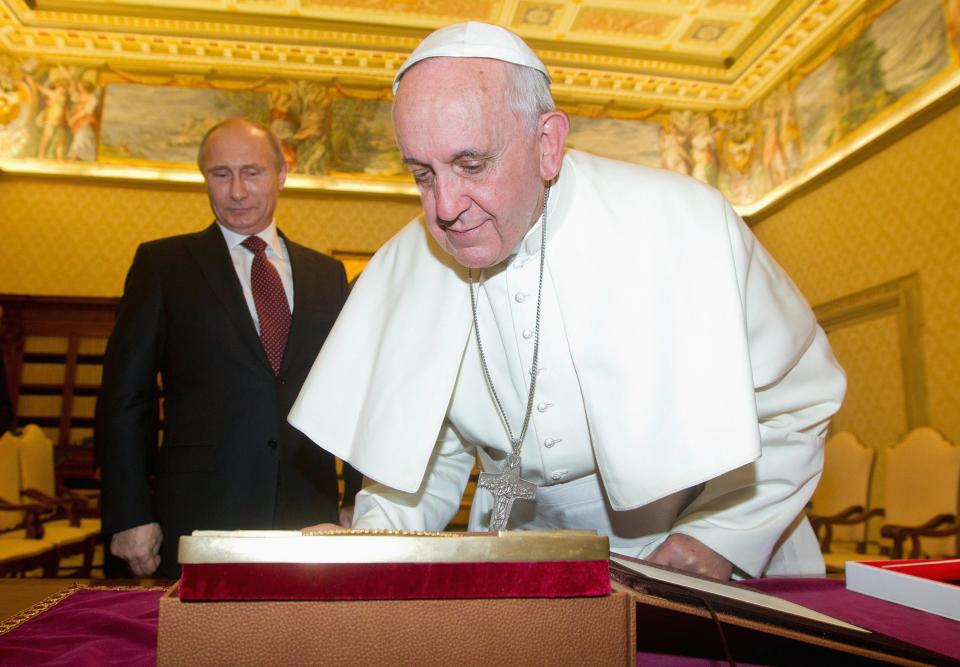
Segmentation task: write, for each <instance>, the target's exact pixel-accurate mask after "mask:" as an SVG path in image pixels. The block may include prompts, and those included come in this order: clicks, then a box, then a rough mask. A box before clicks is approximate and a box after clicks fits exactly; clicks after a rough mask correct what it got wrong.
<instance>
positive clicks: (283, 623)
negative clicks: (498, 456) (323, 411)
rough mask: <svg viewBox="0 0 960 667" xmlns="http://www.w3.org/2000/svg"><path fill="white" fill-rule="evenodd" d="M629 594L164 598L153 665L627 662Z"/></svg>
mask: <svg viewBox="0 0 960 667" xmlns="http://www.w3.org/2000/svg"><path fill="white" fill-rule="evenodd" d="M635 618H636V616H635V609H634V604H633V601H632V598H631V597H630V596H629V595H627V594H625V593H623V592H614V593H613V594H611V595H608V596H604V597H592V598H552V599H546V598H527V599H515V598H506V599H484V600H360V601H344V600H336V601H303V602H299V601H276V602H263V601H261V602H182V601H181V600H180V599H179V598H178V597H177V596H176V587H175V586H174V587H173V588H171V589H170V591H168V592H167V594H166V595H164V597H163V598H161V600H160V626H159V638H158V647H157V664H158V665H160V666H161V667H163V666H166V665H290V664H323V665H391V664H417V665H457V667H465V666H467V665H497V664H502V665H566V664H591V665H630V666H633V665H635V664H636V648H635V647H636V622H635Z"/></svg>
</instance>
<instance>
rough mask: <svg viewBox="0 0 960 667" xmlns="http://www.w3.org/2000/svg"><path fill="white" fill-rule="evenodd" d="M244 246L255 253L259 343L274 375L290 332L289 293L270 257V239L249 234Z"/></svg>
mask: <svg viewBox="0 0 960 667" xmlns="http://www.w3.org/2000/svg"><path fill="white" fill-rule="evenodd" d="M242 245H243V247H244V248H246V249H247V250H249V251H250V252H252V253H253V266H252V267H251V268H250V286H251V288H252V290H253V303H254V304H255V305H256V307H257V318H259V320H260V344H261V345H263V351H264V352H266V353H267V359H269V360H270V366H271V367H272V368H273V374H274V375H279V374H280V362H281V361H283V351H284V350H285V349H286V347H287V334H289V333H290V304H289V303H287V293H286V292H285V291H284V290H283V283H282V282H281V281H280V274H279V273H278V272H277V268H276V267H275V266H274V265H273V264H271V263H270V260H268V259H267V254H266V252H265V251H266V249H267V242H266V241H264V240H263V239H262V238H260V237H259V236H248V237H247V238H246V239H245V240H244V241H243V244H242Z"/></svg>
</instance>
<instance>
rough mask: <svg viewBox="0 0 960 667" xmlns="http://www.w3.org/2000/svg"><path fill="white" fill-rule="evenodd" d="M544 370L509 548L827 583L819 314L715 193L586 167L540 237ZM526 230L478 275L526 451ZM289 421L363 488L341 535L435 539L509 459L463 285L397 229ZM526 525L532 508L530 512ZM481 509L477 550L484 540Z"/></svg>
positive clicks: (447, 261) (825, 393) (575, 171)
mask: <svg viewBox="0 0 960 667" xmlns="http://www.w3.org/2000/svg"><path fill="white" fill-rule="evenodd" d="M547 234H548V237H547V246H546V248H547V249H546V270H545V275H544V296H543V316H542V327H541V329H542V342H541V361H540V365H541V367H542V368H543V370H542V372H541V373H540V375H539V376H538V378H539V379H538V388H537V396H536V399H535V401H534V406H535V407H534V413H533V414H534V417H533V419H532V423H531V427H530V430H529V432H528V434H527V438H526V440H525V442H524V446H523V460H522V474H523V476H524V477H525V478H527V479H531V480H533V481H536V482H537V483H538V485H540V486H541V488H540V489H539V491H538V500H537V503H536V505H533V504H531V503H524V502H522V501H518V503H517V504H516V505H515V510H514V516H513V518H512V520H511V527H516V528H531V527H571V528H584V527H593V528H598V529H599V530H600V531H601V532H603V533H605V534H609V535H610V536H611V548H612V549H614V550H616V551H621V552H626V553H629V554H631V555H637V556H639V557H643V556H646V555H648V554H649V553H650V552H651V551H653V549H655V548H656V547H657V546H658V545H659V544H660V543H661V542H662V541H663V539H665V537H666V535H668V534H669V533H671V532H678V533H686V534H688V535H690V536H692V537H694V538H696V539H698V540H700V541H701V542H703V543H704V544H706V545H707V546H709V547H711V548H712V549H714V550H715V551H717V552H718V553H720V554H722V555H723V556H725V557H726V558H728V559H729V560H730V561H732V562H733V563H734V564H735V566H736V567H737V568H738V569H739V571H740V573H741V574H746V575H752V576H756V575H759V574H761V573H764V572H767V573H773V572H778V573H795V574H800V573H813V572H818V571H822V568H823V563H822V560H821V559H820V556H819V550H818V549H817V544H816V540H815V539H814V537H813V534H812V531H811V530H810V528H809V525H808V524H807V522H806V520H805V519H802V513H803V508H804V505H805V504H806V502H807V501H808V500H809V498H810V495H811V494H812V492H813V489H814V487H815V485H816V482H817V480H818V478H819V474H820V470H821V467H822V442H823V435H824V433H825V431H826V428H827V425H828V422H829V418H830V416H831V415H833V413H834V412H836V410H837V409H838V408H839V406H840V402H841V399H842V397H843V393H844V390H845V378H844V374H843V371H842V370H841V369H840V367H839V366H838V365H837V363H836V360H835V359H834V357H833V355H832V353H831V351H830V346H829V344H828V342H827V339H826V336H825V335H824V333H823V331H822V330H821V329H820V327H819V326H818V325H817V323H816V321H815V319H814V317H813V314H812V312H811V310H810V308H809V307H808V306H807V304H806V302H805V301H804V299H803V297H802V296H801V295H800V293H799V292H798V291H797V289H796V287H795V286H794V285H793V283H792V282H791V281H790V279H789V278H788V277H787V276H786V275H785V274H784V272H783V271H782V270H781V269H780V267H779V266H777V265H776V264H775V263H774V262H773V260H772V259H771V258H770V257H769V255H767V253H766V252H765V251H764V250H763V248H762V247H761V246H760V245H759V243H757V241H756V239H755V238H754V236H753V235H752V234H751V232H750V231H749V229H747V227H746V225H744V223H743V222H742V221H741V220H740V218H739V217H738V216H737V215H736V213H735V212H734V211H733V209H732V208H731V207H730V205H729V204H728V203H727V202H726V200H724V198H723V197H722V196H721V195H720V194H719V193H718V192H717V191H716V190H713V189H712V188H709V187H706V186H703V185H701V184H700V183H698V182H696V181H694V180H692V179H689V178H686V177H683V176H679V175H676V174H673V173H671V172H666V171H661V170H656V169H649V168H645V167H640V166H636V165H629V164H624V163H620V162H614V161H611V160H606V159H602V158H598V157H595V156H591V155H588V154H585V153H580V152H577V151H570V152H568V154H567V155H566V157H565V159H564V163H563V167H562V169H561V172H560V175H559V177H558V179H557V182H556V183H555V185H554V187H553V188H552V190H551V195H550V203H549V206H548V215H547ZM539 253H540V227H539V225H537V226H536V227H535V228H534V229H533V230H531V232H530V233H529V234H528V235H527V237H526V238H525V239H524V240H523V242H522V243H521V244H520V246H519V247H518V248H517V249H516V252H515V253H514V254H513V255H511V257H509V258H508V259H507V260H506V262H504V263H503V264H502V265H500V266H498V267H494V268H493V269H488V270H486V271H484V272H483V286H482V287H481V288H480V289H479V290H478V294H479V306H478V310H479V321H480V328H481V334H482V336H483V342H484V348H485V352H486V354H487V357H488V361H489V362H490V372H491V375H492V377H493V382H494V385H495V386H496V387H497V391H498V393H499V394H500V396H501V400H502V401H503V403H504V408H505V410H506V413H507V417H508V419H509V421H510V423H511V426H512V427H513V429H514V432H515V433H516V432H518V431H519V428H520V423H521V421H522V417H523V411H524V408H525V405H526V391H527V382H528V381H529V375H528V373H529V368H530V364H531V361H532V359H531V354H532V342H533V340H532V339H533V337H534V336H533V328H534V321H535V313H536V300H537V299H536V297H537V290H536V287H537V278H538V275H539ZM290 422H291V423H292V424H293V425H294V426H296V427H297V428H298V429H300V430H301V431H303V432H304V433H305V434H307V435H308V436H309V437H310V438H311V439H312V440H314V442H316V443H317V444H318V445H320V446H321V447H324V448H325V449H327V450H329V451H331V452H333V453H334V454H335V455H337V456H339V457H341V458H343V459H345V460H347V461H349V462H350V463H351V464H352V465H353V466H354V467H356V468H357V469H359V470H360V471H361V472H363V473H364V475H365V476H366V477H367V479H368V485H367V486H366V488H365V489H364V490H363V491H362V492H361V494H360V495H358V496H357V509H356V514H355V519H354V525H355V526H357V527H382V528H399V529H411V530H440V529H443V528H444V527H445V526H446V524H447V522H448V521H449V520H450V519H451V518H452V516H453V515H454V513H455V512H456V511H457V508H458V504H459V501H460V498H461V496H462V494H463V490H464V488H465V485H466V482H467V478H468V475H469V472H470V469H471V467H472V465H473V462H474V456H475V453H476V452H478V451H479V453H480V460H481V463H482V464H483V467H484V469H486V470H496V469H498V468H499V466H500V464H501V463H502V461H503V460H504V458H505V456H506V453H507V452H508V451H509V441H508V440H507V437H506V435H505V431H504V428H503V424H502V422H501V420H500V418H499V417H498V415H497V413H496V410H495V407H494V405H493V401H492V398H491V396H490V393H489V391H488V389H487V387H486V384H485V382H484V379H483V376H482V373H481V370H480V364H479V355H478V351H477V348H476V343H475V340H474V338H473V336H472V326H471V312H470V296H469V290H468V286H467V280H466V270H465V269H463V268H462V267H460V266H459V265H457V264H456V263H455V262H454V261H453V260H452V258H450V257H449V256H447V255H446V254H445V253H444V251H443V250H441V249H440V248H439V247H438V246H437V245H436V244H435V243H434V242H433V240H432V239H431V238H430V236H429V234H428V233H427V232H426V230H425V229H424V227H423V223H422V222H421V221H419V220H415V221H413V222H411V223H410V224H408V225H407V226H406V227H404V228H403V229H402V230H401V231H400V232H399V233H398V234H397V235H396V236H395V237H394V238H393V239H391V240H390V241H389V242H388V243H387V244H386V245H385V246H384V247H383V248H382V249H381V250H380V251H379V252H378V253H377V254H376V255H375V256H374V258H373V259H372V260H371V262H370V264H369V265H368V267H367V268H366V270H365V271H364V272H363V274H362V276H361V277H360V279H359V280H358V282H357V284H356V286H355V288H354V290H353V293H352V295H351V297H350V299H349V300H348V302H347V304H346V306H345V307H344V309H343V312H342V314H341V316H340V319H339V320H338V321H337V324H336V326H335V327H334V330H333V332H332V333H331V335H330V337H329V338H328V339H327V341H326V343H325V344H324V347H323V350H322V351H321V353H320V356H319V357H318V359H317V361H316V364H315V365H314V367H313V370H312V372H311V373H310V375H309V377H308V378H307V381H306V382H305V384H304V386H303V390H302V392H301V394H300V397H299V399H298V400H297V402H296V404H295V405H294V407H293V410H292V411H291V413H290ZM524 505H526V506H524ZM489 509H490V499H489V496H488V495H487V494H486V492H484V491H480V492H478V495H477V497H476V499H475V501H474V507H473V510H472V512H471V528H474V529H482V528H483V527H485V525H486V521H487V515H488V513H489Z"/></svg>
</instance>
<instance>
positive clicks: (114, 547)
mask: <svg viewBox="0 0 960 667" xmlns="http://www.w3.org/2000/svg"><path fill="white" fill-rule="evenodd" d="M162 541H163V532H161V530H160V524H159V523H156V522H154V523H145V524H143V525H142V526H134V527H133V528H128V529H127V530H121V531H120V532H119V533H114V535H113V538H112V539H111V540H110V553H112V554H113V555H114V556H116V557H117V558H122V559H123V560H125V561H127V565H129V566H130V571H131V572H133V575H134V576H136V577H149V576H150V575H151V574H153V573H154V572H156V571H157V568H158V567H160V543H161V542H162Z"/></svg>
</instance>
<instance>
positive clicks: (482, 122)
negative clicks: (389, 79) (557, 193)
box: [394, 58, 552, 268]
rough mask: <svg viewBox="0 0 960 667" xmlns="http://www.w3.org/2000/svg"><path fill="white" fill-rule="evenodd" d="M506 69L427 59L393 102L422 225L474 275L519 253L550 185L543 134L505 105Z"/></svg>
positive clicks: (486, 62)
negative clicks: (543, 162) (417, 192)
mask: <svg viewBox="0 0 960 667" xmlns="http://www.w3.org/2000/svg"><path fill="white" fill-rule="evenodd" d="M507 67H508V66H507V65H506V64H505V63H502V62H500V61H496V60H490V59H484V58H430V59H427V60H424V61H422V62H420V63H418V64H417V65H416V66H414V67H412V68H411V69H410V70H409V71H408V72H407V73H406V74H404V76H403V79H401V81H400V88H399V90H398V91H397V97H396V101H395V103H394V127H395V130H396V134H397V143H398V144H399V145H400V151H401V153H402V154H403V159H404V162H405V163H406V165H407V167H408V168H409V170H410V172H411V173H412V174H413V177H414V179H415V180H416V183H417V188H418V189H419V190H420V199H421V201H422V202H423V212H424V216H425V218H426V222H427V228H428V229H429V231H430V233H431V234H432V235H433V237H434V238H435V239H436V240H437V242H438V243H439V244H440V245H441V247H443V248H444V250H446V251H447V252H448V253H450V254H451V255H453V257H454V258H455V259H456V260H457V262H459V263H460V264H462V265H463V266H468V267H471V268H481V267H486V266H493V265H494V264H497V263H499V262H500V261H502V260H503V259H505V258H506V257H507V256H508V255H509V254H510V252H511V251H512V250H513V249H514V248H515V247H516V246H517V244H518V243H519V242H520V241H521V239H523V237H524V235H525V234H526V233H527V232H528V231H529V230H530V228H531V227H532V226H533V225H534V223H535V222H536V220H537V217H538V216H539V213H540V206H541V198H542V195H543V190H544V180H547V179H545V178H544V177H543V175H542V173H541V171H542V170H541V160H540V156H541V152H540V139H539V133H538V132H533V131H531V129H530V128H528V127H525V126H524V123H523V121H522V120H521V119H520V118H519V117H518V116H517V115H516V114H515V113H513V112H512V111H510V109H509V108H508V101H507V98H506V88H505V81H506V75H507ZM550 177H552V176H548V178H550Z"/></svg>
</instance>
